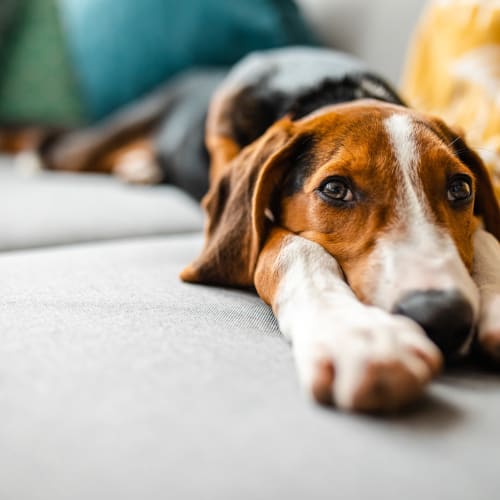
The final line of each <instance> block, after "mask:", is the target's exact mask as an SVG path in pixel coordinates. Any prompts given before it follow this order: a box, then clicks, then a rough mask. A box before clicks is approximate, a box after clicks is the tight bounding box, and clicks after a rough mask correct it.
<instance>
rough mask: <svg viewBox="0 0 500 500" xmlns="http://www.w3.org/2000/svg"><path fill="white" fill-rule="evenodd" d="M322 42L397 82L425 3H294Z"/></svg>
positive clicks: (351, 0) (401, 0)
mask: <svg viewBox="0 0 500 500" xmlns="http://www.w3.org/2000/svg"><path fill="white" fill-rule="evenodd" d="M297 3H298V4H299V6H300V7H301V8H302V10H303V12H304V14H305V16H306V17H307V18H308V20H309V22H310V23H311V25H312V26H313V27H314V29H315V30H316V31H317V33H318V35H319V36H320V37H321V39H322V41H323V42H326V43H327V44H328V45H331V46H333V47H336V48H338V49H341V50H345V51H348V52H351V53H353V54H355V55H357V56H358V57H360V58H362V59H363V60H364V61H366V62H367V63H368V64H369V65H370V66H371V67H372V68H373V69H374V70H376V71H377V72H379V73H381V74H382V75H383V76H385V77H387V78H389V80H390V81H392V83H394V84H398V83H399V79H400V76H401V71H402V69H403V64H404V58H405V55H406V50H407V48H408V43H409V40H410V37H411V34H412V32H413V29H414V27H415V26H416V24H417V21H418V19H419V16H420V13H421V11H422V9H423V7H424V5H425V0H297Z"/></svg>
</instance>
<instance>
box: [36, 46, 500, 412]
mask: <svg viewBox="0 0 500 500" xmlns="http://www.w3.org/2000/svg"><path fill="white" fill-rule="evenodd" d="M30 137H32V135H31V136H30ZM36 149H37V157H38V159H39V161H40V162H41V163H42V164H43V165H44V166H45V167H46V168H52V169H64V170H74V171H98V172H114V173H118V174H119V175H121V176H122V177H125V178H127V179H128V180H132V181H135V182H156V181H158V180H167V181H169V182H172V183H174V184H177V185H179V186H181V187H182V188H184V189H186V190H187V191H188V192H191V194H193V195H194V196H196V197H201V195H202V194H203V192H204V191H205V190H206V188H207V186H208V181H209V189H208V193H207V194H206V195H205V197H204V200H203V206H204V208H205V210H206V213H207V225H206V231H205V244H204V248H203V250H202V252H201V254H200V256H199V257H198V258H197V259H196V260H195V261H194V262H193V263H191V264H190V265H189V266H188V267H187V268H186V269H184V271H183V272H182V273H181V278H182V279H183V280H184V281H186V282H191V283H201V284H208V285H216V286H228V287H243V288H251V289H254V290H255V291H256V292H257V293H258V295H259V296H260V297H261V298H262V300H263V301H264V302H266V303H267V304H269V305H270V306H271V307H272V309H273V312H274V314H275V316H276V318H277V321H278V324H279V327H280V330H281V331H282V333H283V334H284V336H285V337H286V338H287V339H289V340H290V342H291V343H292V349H293V354H294V358H295V363H296V367H297V372H298V376H299V380H300V382H301V385H302V387H303V388H304V390H305V392H306V394H308V395H309V396H310V397H312V398H313V399H314V400H315V401H317V402H319V403H322V404H334V405H336V406H337V407H338V408H340V409H343V410H348V411H367V412H372V411H390V410H394V409H398V408H401V407H403V406H405V405H408V404H409V403H411V402H413V401H415V400H416V399H417V398H418V397H419V396H420V395H421V394H422V393H423V391H424V389H425V387H426V385H427V384H428V383H429V381H430V380H432V378H433V377H435V376H436V375H437V374H438V373H439V371H440V370H441V368H442V366H443V362H444V360H446V359H454V358H457V357H463V356H465V355H467V354H468V352H469V351H470V349H471V345H472V343H473V342H477V344H478V345H479V346H480V348H481V349H482V351H483V352H484V353H485V354H486V355H487V356H488V357H489V358H490V360H492V361H493V362H496V363H500V244H499V243H498V240H499V239H500V209H499V206H498V201H497V200H496V198H495V195H494V192H493V188H492V185H491V181H490V179H489V177H488V173H487V171H486V169H485V167H484V165H483V163H482V161H481V159H480V158H479V157H478V155H477V154H476V153H475V152H474V151H472V150H471V149H470V148H469V147H468V146H467V144H466V142H465V140H464V138H463V134H462V133H460V132H457V131H454V130H453V129H452V128H450V127H448V126H447V125H445V124H444V123H443V122H442V121H440V120H439V119H437V118H435V117H432V116H427V115H425V114H422V113H419V112H418V111H415V110H412V109H409V108H408V107H406V106H405V104H404V102H403V101H402V100H401V98H400V97H399V96H398V95H397V93H396V92H395V91H394V90H393V89H392V88H391V87H390V85H388V84H387V83H386V82H385V81H384V80H383V79H382V78H380V77H378V76H377V75H375V74H373V73H372V72H370V71H369V69H368V68H366V66H365V65H364V64H363V63H362V62H360V61H358V60H357V59H355V58H353V57H351V56H349V55H347V54H344V53H340V52H336V51H333V50H328V49H320V48H301V47H292V48H286V49H274V50H270V51H264V52H258V53H254V54H252V55H250V56H247V57H246V58H245V59H243V60H242V61H241V62H240V63H238V64H237V65H236V66H235V67H234V68H233V69H232V70H231V71H229V73H226V72H225V71H222V72H213V70H210V71H208V72H206V71H205V72H204V71H201V72H200V71H198V72H195V73H190V74H188V75H182V76H180V77H179V78H178V79H176V80H175V81H174V82H172V83H169V84H167V85H166V86H164V87H162V88H160V89H159V90H158V91H157V92H155V93H154V94H153V95H151V96H148V97H146V98H145V99H143V100H141V101H140V102H138V103H136V104H133V105H132V106H130V107H129V108H128V109H126V110H123V111H120V112H118V113H117V114H115V115H114V116H112V117H110V118H109V119H107V120H105V121H104V122H102V123H99V124H97V125H95V126H93V127H90V128H88V129H84V130H75V131H69V132H67V133H65V134H57V136H54V135H52V136H51V137H50V140H46V139H45V140H43V141H39V144H38V145H37V148H36Z"/></svg>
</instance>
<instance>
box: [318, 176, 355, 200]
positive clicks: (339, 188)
mask: <svg viewBox="0 0 500 500" xmlns="http://www.w3.org/2000/svg"><path fill="white" fill-rule="evenodd" d="M320 191H321V193H322V194H323V195H325V196H327V197H328V198H330V199H332V200H335V201H352V200H353V199H354V196H353V194H352V191H351V189H350V188H349V186H348V184H347V182H345V181H343V180H341V179H331V180H329V181H328V182H325V183H324V184H323V185H322V186H321V188H320Z"/></svg>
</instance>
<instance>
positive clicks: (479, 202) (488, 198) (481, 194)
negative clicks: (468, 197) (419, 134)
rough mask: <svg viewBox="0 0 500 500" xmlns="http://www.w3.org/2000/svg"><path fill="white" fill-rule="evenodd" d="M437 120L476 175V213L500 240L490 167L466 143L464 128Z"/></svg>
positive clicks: (498, 212)
mask: <svg viewBox="0 0 500 500" xmlns="http://www.w3.org/2000/svg"><path fill="white" fill-rule="evenodd" d="M435 122H437V125H438V127H439V129H440V130H441V132H442V133H444V134H445V135H446V138H447V139H448V140H449V141H450V142H449V144H450V146H451V147H453V149H454V150H455V154H456V155H457V156H458V158H459V159H460V161H461V162H462V163H464V164H465V165H467V166H468V167H469V168H470V169H471V170H472V172H473V173H474V176H475V177H476V184H477V188H476V196H475V201H474V215H476V216H477V217H480V218H481V219H482V221H483V224H484V228H485V229H486V231H488V232H490V233H491V234H493V235H494V236H495V237H496V239H497V240H499V241H500V207H499V205H498V200H497V198H496V195H495V190H494V188H493V183H492V181H491V178H490V174H489V172H488V169H487V168H486V167H485V165H484V163H483V161H482V160H481V158H480V157H479V155H478V154H477V153H476V152H475V151H473V150H472V149H471V148H470V147H469V146H468V145H467V144H466V142H465V140H464V138H463V135H464V134H463V131H462V130H454V129H453V128H449V127H447V126H446V125H445V124H444V123H443V122H442V121H441V120H439V119H436V120H435Z"/></svg>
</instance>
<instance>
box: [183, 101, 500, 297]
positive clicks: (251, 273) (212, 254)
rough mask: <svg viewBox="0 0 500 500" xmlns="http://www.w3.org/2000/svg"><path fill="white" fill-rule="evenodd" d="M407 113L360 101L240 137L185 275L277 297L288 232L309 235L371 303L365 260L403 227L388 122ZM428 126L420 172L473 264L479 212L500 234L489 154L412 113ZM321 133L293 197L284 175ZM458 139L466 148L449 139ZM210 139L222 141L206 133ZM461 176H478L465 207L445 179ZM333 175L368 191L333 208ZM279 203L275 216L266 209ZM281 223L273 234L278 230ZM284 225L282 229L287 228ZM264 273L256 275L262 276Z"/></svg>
mask: <svg viewBox="0 0 500 500" xmlns="http://www.w3.org/2000/svg"><path fill="white" fill-rule="evenodd" d="M396 110H399V112H401V111H402V110H403V111H404V109H402V108H399V107H395V106H394V105H391V104H385V103H381V102H375V101H358V102H354V103H346V104H342V105H336V106H331V107H328V108H323V109H322V110H320V111H319V112H316V113H314V114H312V115H310V116H308V117H306V118H304V119H302V120H298V121H295V122H292V121H290V120H288V119H283V120H280V121H279V122H277V123H276V124H275V125H274V126H273V127H271V128H270V129H269V130H268V132H267V133H266V134H264V136H262V137H261V138H260V139H258V140H257V141H255V142H254V143H252V144H251V145H250V146H248V147H246V148H244V149H243V150H242V151H241V152H239V153H238V154H236V156H235V151H234V148H235V147H236V146H235V145H234V143H231V142H230V141H229V142H226V144H229V145H230V149H231V148H233V149H232V150H230V151H229V152H222V153H220V156H219V158H220V157H224V156H227V157H228V158H231V159H230V161H229V162H228V163H226V164H225V165H223V164H222V165H221V163H220V161H219V160H218V161H217V169H218V174H217V176H215V179H214V181H213V183H212V185H211V188H210V191H209V193H208V194H207V196H206V198H205V200H204V206H205V209H206V211H207V215H208V225H207V231H206V241H205V247H204V249H203V251H202V253H201V255H200V257H199V258H198V259H197V260H196V261H195V262H193V263H192V264H191V265H190V266H189V267H188V268H187V269H185V270H184V272H183V273H182V275H181V277H182V279H184V280H186V281H191V282H200V283H209V284H216V285H223V286H254V285H257V290H258V292H259V294H260V295H261V297H262V298H263V299H264V300H265V301H266V302H267V303H271V302H272V297H273V296H274V292H275V288H276V286H277V285H276V280H278V281H279V276H278V275H276V272H275V270H274V269H273V264H272V263H273V262H276V259H277V256H278V254H279V248H280V246H281V244H282V243H283V240H284V239H285V238H286V236H287V234H290V233H293V234H298V235H301V236H303V237H305V238H308V239H310V240H312V241H315V242H317V243H319V244H321V245H322V246H323V247H324V248H325V249H326V250H327V251H328V252H329V253H330V254H332V255H333V256H334V257H335V258H336V259H337V261H338V262H339V264H340V266H341V267H342V269H343V271H344V273H345V274H346V277H347V280H348V282H349V284H350V285H351V287H352V288H353V289H354V291H355V292H356V293H357V295H358V297H359V298H360V299H361V300H363V299H365V297H364V293H363V290H366V289H368V288H369V284H367V283H366V279H367V278H366V273H365V266H366V262H367V259H368V257H369V255H370V251H371V250H372V249H373V247H374V244H375V242H376V240H377V238H378V237H379V235H380V234H381V232H383V230H384V227H388V226H389V225H391V224H397V218H398V214H397V213H396V210H395V205H394V203H393V200H394V198H395V196H396V183H397V178H396V177H395V170H393V169H392V168H391V164H393V163H394V162H395V158H394V157H393V153H392V149H391V146H390V144H389V142H388V141H389V139H388V137H387V134H386V133H385V132H384V130H383V119H384V118H386V117H388V116H390V115H391V114H392V113H394V111H396ZM407 112H408V113H412V114H414V117H416V118H417V119H418V120H421V121H422V126H421V127H419V129H418V137H419V140H420V141H421V144H420V145H421V146H422V148H421V150H420V151H419V154H420V155H421V159H422V161H421V166H420V175H421V177H422V179H423V180H424V189H425V191H426V194H427V196H428V198H429V200H430V203H431V207H432V213H433V215H434V217H435V218H436V222H437V223H438V224H439V225H441V226H442V227H443V228H444V229H446V230H448V231H449V233H450V234H451V236H452V237H453V239H454V241H455V243H456V245H457V247H458V249H459V251H460V254H461V256H462V259H463V260H464V262H465V264H466V265H467V267H468V268H469V269H470V268H471V266H472V259H473V254H472V242H471V238H472V233H473V230H474V229H475V228H476V227H477V221H476V220H475V218H474V216H481V217H482V218H483V220H484V223H485V227H486V229H487V230H488V231H490V232H492V233H493V234H495V236H496V237H497V238H500V234H499V231H498V225H499V220H500V210H499V207H498V203H497V201H496V199H495V197H494V195H493V189H492V187H491V182H490V180H489V178H488V177H487V172H486V170H485V167H484V165H483V164H482V162H481V160H480V159H479V158H478V157H477V155H475V153H473V152H472V151H471V150H470V149H469V148H468V147H467V146H466V145H465V143H464V142H463V141H461V142H460V143H459V142H458V139H455V137H456V136H454V135H453V132H451V130H449V129H448V128H447V127H446V126H444V125H443V124H442V123H438V122H436V121H435V120H433V119H429V118H426V117H423V116H420V115H418V114H416V113H414V112H412V111H409V110H408V111H407ZM303 137H313V141H312V143H313V146H312V147H311V150H310V151H308V152H307V158H308V164H309V168H308V172H307V175H306V176H305V178H304V180H303V185H302V187H301V189H299V190H298V191H295V192H292V193H291V194H287V193H286V189H285V187H284V182H285V179H286V174H287V173H288V172H290V171H292V169H293V168H294V165H295V164H296V163H297V161H298V160H297V158H298V157H299V156H300V155H301V154H304V152H303V151H300V139H301V138H303ZM453 141H456V142H455V143H454V144H456V145H457V146H455V147H458V149H454V148H453V147H452V146H450V144H451V143H452V142H453ZM207 142H208V144H212V145H216V144H221V145H223V144H224V141H220V142H219V143H218V142H217V137H212V138H208V141H207ZM457 173H469V174H472V175H473V176H474V178H475V185H476V193H477V194H476V201H475V203H474V207H472V205H469V206H465V207H464V208H463V209H458V210H457V209H455V208H451V207H450V204H449V203H448V202H447V201H446V179H447V178H448V176H450V175H452V174H457ZM331 175H342V176H347V177H349V178H350V179H351V180H352V181H353V183H354V184H355V185H356V187H357V189H358V190H359V191H360V192H361V193H363V199H362V200H361V202H359V203H356V204H355V205H354V206H353V207H352V208H345V207H336V206H333V205H329V204H327V203H326V202H325V201H324V200H322V199H321V198H320V197H319V196H318V195H317V188H318V186H319V185H320V184H321V182H322V181H323V180H324V179H325V178H327V177H329V176H331ZM273 207H278V208H277V209H274V214H275V216H276V218H277V220H275V221H274V222H271V221H270V220H269V219H268V218H266V215H265V213H266V210H268V209H270V208H273ZM273 227H274V228H275V229H273V230H272V231H271V228H273ZM280 228H281V229H280ZM256 269H257V274H256V273H255V271H256Z"/></svg>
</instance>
